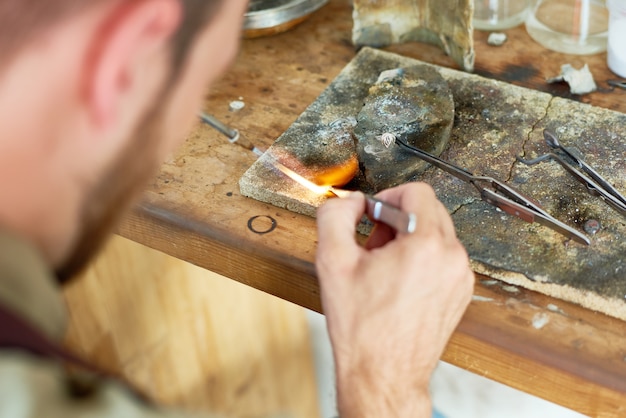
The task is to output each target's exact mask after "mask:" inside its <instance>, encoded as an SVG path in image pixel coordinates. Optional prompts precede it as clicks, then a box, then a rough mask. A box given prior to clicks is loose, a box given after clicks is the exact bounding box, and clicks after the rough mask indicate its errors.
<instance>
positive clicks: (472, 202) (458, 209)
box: [450, 199, 482, 216]
mask: <svg viewBox="0 0 626 418" xmlns="http://www.w3.org/2000/svg"><path fill="white" fill-rule="evenodd" d="M476 202H482V200H481V199H471V200H469V201H467V202H464V203H461V204H460V205H459V206H457V207H456V208H454V209H453V210H452V211H451V212H450V216H454V214H456V213H457V212H458V211H460V210H461V209H463V208H465V207H467V206H470V205H473V204H475V203H476Z"/></svg>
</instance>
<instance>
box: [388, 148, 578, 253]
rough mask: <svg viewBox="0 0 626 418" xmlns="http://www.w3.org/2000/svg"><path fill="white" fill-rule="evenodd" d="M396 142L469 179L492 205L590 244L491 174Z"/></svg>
mask: <svg viewBox="0 0 626 418" xmlns="http://www.w3.org/2000/svg"><path fill="white" fill-rule="evenodd" d="M395 143H396V144H398V145H399V146H400V147H402V148H404V149H406V150H407V151H410V152H411V153H413V154H414V155H415V156H417V157H418V158H420V159H422V160H424V161H426V162H427V163H429V164H432V165H434V166H435V167H437V168H439V169H441V170H443V171H445V172H447V173H449V174H452V175H453V176H455V177H457V178H458V179H461V180H463V181H465V182H467V183H470V184H471V185H473V186H474V187H476V189H478V191H479V192H480V197H481V198H482V199H483V200H484V201H485V202H487V203H489V204H490V205H493V206H495V207H497V208H500V209H501V210H503V211H504V212H506V213H508V214H510V215H513V216H517V217H518V218H520V219H522V220H524V221H526V222H528V223H533V222H537V223H539V224H541V225H544V226H547V227H548V228H550V229H552V230H554V231H557V232H559V233H561V234H563V235H565V236H566V237H568V238H570V239H573V240H574V241H576V242H579V243H581V244H586V245H589V244H590V241H589V238H587V237H586V236H585V235H584V234H582V233H580V232H578V231H576V230H575V229H573V228H571V227H570V226H568V225H566V224H564V223H563V222H561V221H559V220H558V219H555V218H553V217H552V216H551V215H550V214H549V213H547V212H546V211H545V210H544V209H543V208H542V207H541V206H539V204H537V203H535V202H533V201H532V200H531V199H529V198H527V197H526V196H524V195H523V194H521V193H520V192H518V191H517V190H515V189H514V188H512V187H510V186H508V185H506V184H504V183H503V182H501V181H499V180H496V179H494V178H491V177H485V176H475V175H474V174H472V173H470V172H469V171H467V170H465V169H463V168H460V167H457V166H455V165H453V164H451V163H449V162H446V161H444V160H442V159H440V158H438V157H435V156H434V155H431V154H429V153H427V152H426V151H423V150H421V149H419V148H416V147H413V146H411V145H409V144H407V143H406V142H404V141H403V140H401V139H400V138H396V140H395ZM498 193H499V194H498Z"/></svg>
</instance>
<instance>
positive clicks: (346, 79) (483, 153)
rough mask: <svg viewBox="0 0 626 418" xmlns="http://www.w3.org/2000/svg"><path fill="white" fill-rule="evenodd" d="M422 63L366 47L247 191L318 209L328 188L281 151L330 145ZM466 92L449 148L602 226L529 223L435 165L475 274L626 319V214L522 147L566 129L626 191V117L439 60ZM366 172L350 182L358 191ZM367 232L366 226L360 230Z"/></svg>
mask: <svg viewBox="0 0 626 418" xmlns="http://www.w3.org/2000/svg"><path fill="white" fill-rule="evenodd" d="M416 64H423V65H430V64H426V63H421V62H419V61H416V60H414V59H410V58H407V57H403V56H399V55H395V54H391V53H387V52H383V51H379V50H375V49H370V48H364V49H362V50H361V51H360V52H359V53H358V54H357V56H356V57H355V58H354V59H353V60H352V61H351V62H350V63H349V64H348V65H347V66H346V67H345V69H344V70H343V71H342V72H341V73H340V74H339V75H338V76H337V78H336V79H335V80H334V81H333V82H332V83H331V84H330V85H329V86H328V88H327V89H326V90H325V91H324V92H323V93H322V94H321V95H320V96H319V97H318V98H317V99H316V100H315V101H314V102H313V103H312V104H311V105H310V106H309V107H308V108H307V109H306V110H305V111H304V112H303V113H302V115H301V116H300V117H299V118H298V119H297V120H296V121H295V122H294V124H293V125H292V126H291V127H290V128H289V129H288V130H287V131H286V132H285V133H284V134H282V135H281V136H280V137H279V138H278V139H277V140H276V142H275V143H274V144H273V145H272V147H271V148H270V149H269V150H268V151H269V152H267V153H266V154H265V155H264V156H262V157H261V158H260V159H259V160H257V161H256V162H255V163H254V164H253V165H252V166H251V167H250V169H249V170H248V171H247V172H246V173H245V174H244V175H243V176H242V178H241V179H240V189H241V193H242V194H243V195H245V196H248V197H252V198H255V199H258V200H261V201H263V202H267V203H271V204H273V205H276V206H279V207H284V208H287V209H290V210H292V211H294V212H298V213H302V214H305V215H309V216H315V210H316V208H317V207H318V206H319V205H320V204H322V203H323V202H324V201H325V199H326V197H324V196H319V195H315V194H313V193H311V192H309V191H308V190H306V189H304V188H303V187H302V186H300V185H298V184H297V183H295V182H293V181H292V180H291V179H289V178H287V177H285V176H284V175H283V174H282V173H280V172H279V171H277V170H276V169H275V168H274V167H273V165H272V155H273V153H276V152H277V153H279V154H280V153H284V152H288V153H290V154H292V155H295V156H296V157H297V158H298V159H299V160H300V161H307V160H310V159H311V158H315V155H316V153H323V152H324V146H323V144H322V143H323V141H320V136H321V134H320V133H323V132H325V131H327V129H328V126H330V125H331V124H332V123H333V122H334V121H336V120H337V119H341V118H350V117H354V116H355V115H356V114H357V113H358V112H359V110H360V109H361V107H362V105H363V99H364V97H365V96H366V95H367V90H368V88H369V87H370V86H371V85H372V84H373V83H375V82H376V80H377V77H378V75H379V74H380V72H382V71H384V70H388V69H392V68H397V67H405V66H410V65H416ZM434 67H435V68H436V69H437V70H438V71H439V72H440V74H441V75H442V76H443V77H444V79H446V80H447V82H448V83H449V86H450V89H451V90H452V94H453V96H454V101H455V121H454V126H453V128H452V133H451V138H450V143H449V145H448V148H447V149H446V150H445V151H444V152H443V154H442V155H441V157H442V158H443V159H445V160H448V161H450V162H453V163H454V164H456V165H459V166H461V167H464V168H466V169H467V170H469V171H471V172H473V173H474V174H480V175H486V176H491V177H494V178H497V179H499V180H502V181H506V182H507V183H508V184H510V185H512V186H513V187H515V188H517V189H518V190H520V191H521V192H522V193H524V194H526V195H527V196H531V197H533V198H534V199H536V200H537V201H538V202H539V203H540V204H541V205H542V206H543V207H544V208H545V209H546V210H547V211H548V212H549V213H550V214H552V215H553V216H554V217H556V218H557V219H559V220H561V221H563V222H565V223H567V224H568V225H570V226H573V227H575V228H577V229H579V230H581V231H583V225H584V223H585V222H586V221H588V220H590V219H594V220H597V221H599V222H600V223H601V225H602V227H601V229H600V230H599V231H598V232H597V233H596V234H594V235H593V236H590V238H591V241H592V243H591V245H590V246H583V245H580V244H577V243H574V242H571V241H569V240H568V239H566V238H565V237H564V236H562V235H560V234H558V233H556V232H554V231H552V230H550V229H548V228H547V227H544V226H541V225H539V224H528V223H526V222H524V221H522V220H519V219H517V218H514V217H512V216H510V215H507V214H505V213H503V212H500V211H498V210H496V209H495V208H494V207H492V206H490V205H489V204H487V203H485V202H483V201H482V200H481V199H480V195H479V193H478V192H477V190H476V189H475V188H474V187H473V186H471V185H469V184H466V183H464V182H462V181H460V180H458V179H456V178H454V177H452V176H450V175H448V174H446V173H444V172H442V171H441V170H438V169H436V168H433V167H431V168H429V169H427V170H426V171H425V172H423V173H421V174H419V175H417V176H416V178H415V179H414V180H415V181H425V182H427V183H429V184H431V185H432V186H433V188H434V189H435V191H436V193H437V195H438V197H439V198H440V199H441V201H442V202H443V203H444V205H445V206H446V207H447V209H448V211H449V212H450V213H451V215H452V218H453V220H454V222H455V226H456V228H457V234H458V236H459V238H460V240H461V241H462V242H463V244H464V245H465V246H466V248H467V251H468V253H469V255H470V258H471V259H472V265H473V268H474V270H475V271H477V272H480V273H484V274H486V275H488V276H491V277H494V278H498V279H500V280H504V281H506V282H508V283H511V284H515V285H521V286H523V287H526V288H529V289H533V290H537V291H540V292H542V293H545V294H548V295H551V296H555V297H558V298H561V299H564V300H568V301H571V302H575V303H578V304H581V305H583V306H586V307H588V308H590V309H594V310H596V311H600V312H603V313H606V314H608V315H611V316H615V317H618V318H622V319H626V260H625V258H624V254H626V239H624V238H625V237H626V218H624V217H623V216H622V215H620V214H618V213H617V212H615V211H614V210H613V209H611V208H610V207H609V206H607V205H606V204H605V203H603V202H602V201H601V200H600V199H598V198H597V197H593V196H591V195H590V194H588V193H587V192H586V189H585V188H584V187H583V186H582V185H581V184H580V183H578V182H577V181H576V180H574V179H573V178H572V177H571V176H570V175H569V174H567V173H566V172H565V170H564V169H563V168H562V167H560V166H559V165H558V164H557V163H554V162H545V163H541V164H539V165H536V166H532V167H527V166H524V165H522V164H520V163H518V162H516V159H515V157H516V155H522V156H524V157H526V158H534V157H536V156H537V155H540V154H543V153H546V152H548V151H549V150H548V147H547V145H545V143H544V141H543V136H542V131H543V129H544V128H548V129H550V130H552V131H553V132H555V133H556V134H557V135H558V137H559V140H560V142H561V143H562V144H563V145H565V146H568V147H574V148H576V149H577V150H579V151H580V152H581V153H582V155H584V158H585V161H587V162H588V163H589V164H590V165H591V166H592V167H594V168H595V169H596V170H597V171H598V172H600V174H602V175H603V176H604V177H605V178H607V179H608V180H609V181H610V182H611V183H612V184H613V185H614V186H615V187H616V188H617V189H618V190H621V191H623V192H626V161H625V159H624V150H626V115H624V114H622V113H619V112H614V111H610V110H606V109H601V108H597V107H593V106H589V105H586V104H582V103H578V102H575V101H572V100H567V99H562V98H558V97H553V96H551V95H549V94H546V93H541V92H538V91H535V90H530V89H526V88H522V87H518V86H514V85H510V84H507V83H503V82H499V81H495V80H491V79H486V78H483V77H480V76H476V75H472V74H467V73H464V72H460V71H456V70H451V69H447V68H442V67H436V66H434ZM358 183H359V182H358V180H356V181H355V182H353V184H351V185H350V186H352V187H354V188H359V184H358ZM361 230H362V231H365V232H366V230H367V225H365V227H364V228H361Z"/></svg>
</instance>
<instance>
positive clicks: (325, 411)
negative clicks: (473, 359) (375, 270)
mask: <svg viewBox="0 0 626 418" xmlns="http://www.w3.org/2000/svg"><path fill="white" fill-rule="evenodd" d="M307 316H308V319H309V324H310V329H311V338H312V341H313V351H314V357H315V369H316V373H317V380H318V392H319V397H320V410H321V413H322V415H321V418H333V417H337V416H338V414H337V412H336V408H335V385H334V378H333V359H332V353H331V349H330V342H329V340H328V334H327V331H326V324H325V321H324V317H323V316H322V315H320V314H317V313H315V312H312V311H309V312H307ZM431 386H432V387H431V392H432V396H433V404H434V406H435V408H436V409H437V410H438V411H439V412H440V413H442V414H443V415H444V416H445V417H446V418H501V417H507V418H531V417H532V418H536V417H550V418H579V417H584V415H581V414H579V413H576V412H573V411H571V410H569V409H566V408H563V407H561V406H559V405H555V404H553V403H550V402H547V401H544V400H543V399H539V398H537V397H534V396H531V395H528V394H526V393H523V392H520V391H518V390H515V389H512V388H510V387H508V386H505V385H502V384H500V383H497V382H494V381H492V380H489V379H486V378H484V377H480V376H478V375H475V374H473V373H469V372H467V371H465V370H462V369H460V368H458V367H455V366H452V365H450V364H447V363H443V362H442V363H440V365H439V367H438V369H437V371H436V372H435V375H434V377H433V380H432V385H431Z"/></svg>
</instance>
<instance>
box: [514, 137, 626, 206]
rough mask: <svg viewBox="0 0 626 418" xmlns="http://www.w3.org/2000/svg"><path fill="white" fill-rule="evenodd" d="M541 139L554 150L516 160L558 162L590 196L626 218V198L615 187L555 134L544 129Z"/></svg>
mask: <svg viewBox="0 0 626 418" xmlns="http://www.w3.org/2000/svg"><path fill="white" fill-rule="evenodd" d="M543 138H544V139H545V140H546V143H547V144H548V146H549V147H550V148H552V149H553V150H554V151H553V152H550V153H548V154H544V155H541V156H539V157H537V158H535V159H532V160H524V159H522V158H520V157H517V160H518V161H519V162H521V163H523V164H526V165H534V164H537V163H540V162H541V161H545V160H554V161H556V162H558V163H559V164H560V165H561V166H563V168H565V170H567V172H568V173H570V174H571V175H572V176H574V178H575V179H576V180H578V181H579V182H581V183H582V184H583V185H584V186H585V187H586V188H587V191H588V192H589V193H590V194H591V195H593V196H597V197H599V198H601V199H602V200H604V201H605V202H606V203H607V204H608V205H609V206H611V207H612V208H613V209H615V210H616V211H618V212H619V213H621V214H622V215H624V216H626V198H625V197H624V196H622V194H621V193H620V192H618V191H617V189H615V187H613V186H612V185H611V184H610V183H609V182H608V181H607V180H606V179H604V178H603V177H602V176H601V175H600V174H598V172H597V171H595V170H594V169H593V168H591V167H590V166H589V164H587V163H586V162H584V161H583V160H582V158H580V157H578V156H577V155H575V153H574V152H573V151H572V150H571V149H569V148H566V147H564V146H563V145H561V144H560V143H559V140H558V139H557V137H556V135H555V134H553V133H552V132H550V131H548V130H547V129H544V131H543Z"/></svg>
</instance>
